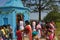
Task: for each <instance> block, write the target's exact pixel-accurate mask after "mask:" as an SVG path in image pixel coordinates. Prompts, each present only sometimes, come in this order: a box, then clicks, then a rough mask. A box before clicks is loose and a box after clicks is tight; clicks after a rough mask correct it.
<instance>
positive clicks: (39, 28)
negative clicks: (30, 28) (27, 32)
mask: <svg viewBox="0 0 60 40" xmlns="http://www.w3.org/2000/svg"><path fill="white" fill-rule="evenodd" d="M37 31H38V37H39V39H40V38H41V25H40V23H39V22H38V25H37Z"/></svg>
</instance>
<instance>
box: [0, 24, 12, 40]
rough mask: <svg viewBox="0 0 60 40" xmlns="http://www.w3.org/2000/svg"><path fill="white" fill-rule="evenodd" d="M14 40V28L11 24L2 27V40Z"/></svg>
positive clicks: (0, 39)
mask: <svg viewBox="0 0 60 40" xmlns="http://www.w3.org/2000/svg"><path fill="white" fill-rule="evenodd" d="M10 39H11V40H12V28H11V27H10V24H8V25H2V26H0V40H10Z"/></svg>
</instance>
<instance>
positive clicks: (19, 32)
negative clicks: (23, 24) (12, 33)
mask: <svg viewBox="0 0 60 40" xmlns="http://www.w3.org/2000/svg"><path fill="white" fill-rule="evenodd" d="M21 34H22V33H21V31H20V30H18V31H17V32H16V35H17V40H22V35H21Z"/></svg>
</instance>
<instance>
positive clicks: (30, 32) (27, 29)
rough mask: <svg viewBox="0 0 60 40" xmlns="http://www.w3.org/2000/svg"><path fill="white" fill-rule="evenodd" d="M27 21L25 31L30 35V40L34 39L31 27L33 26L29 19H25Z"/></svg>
mask: <svg viewBox="0 0 60 40" xmlns="http://www.w3.org/2000/svg"><path fill="white" fill-rule="evenodd" d="M25 23H26V26H25V32H26V34H27V35H28V37H29V40H32V28H31V26H30V24H29V22H28V21H25Z"/></svg>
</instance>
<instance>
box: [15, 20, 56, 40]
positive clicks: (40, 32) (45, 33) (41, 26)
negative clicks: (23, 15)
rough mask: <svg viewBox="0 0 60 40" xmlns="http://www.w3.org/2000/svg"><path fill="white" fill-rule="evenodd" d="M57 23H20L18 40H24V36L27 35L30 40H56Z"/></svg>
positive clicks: (17, 32) (17, 33)
mask: <svg viewBox="0 0 60 40" xmlns="http://www.w3.org/2000/svg"><path fill="white" fill-rule="evenodd" d="M55 30H56V27H55V23H54V21H50V22H44V21H42V22H36V21H32V23H31V22H29V21H28V20H27V21H25V25H24V22H23V21H20V22H19V27H18V28H17V31H16V36H17V40H22V38H23V37H24V35H27V36H28V38H29V40H40V38H41V37H45V38H46V40H54V38H55Z"/></svg>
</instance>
